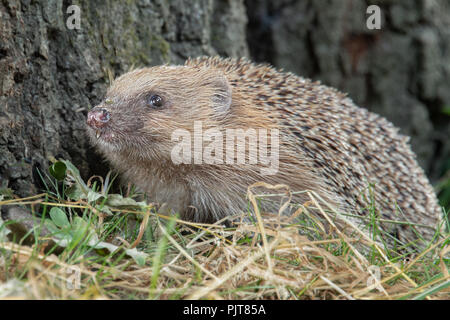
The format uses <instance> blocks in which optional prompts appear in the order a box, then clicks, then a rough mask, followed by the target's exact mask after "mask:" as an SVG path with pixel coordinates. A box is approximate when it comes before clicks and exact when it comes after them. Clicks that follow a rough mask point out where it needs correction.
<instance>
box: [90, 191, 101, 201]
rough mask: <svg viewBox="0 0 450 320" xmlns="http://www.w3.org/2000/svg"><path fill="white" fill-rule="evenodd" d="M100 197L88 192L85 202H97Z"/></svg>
mask: <svg viewBox="0 0 450 320" xmlns="http://www.w3.org/2000/svg"><path fill="white" fill-rule="evenodd" d="M101 197H103V195H102V194H101V193H98V192H95V191H92V190H89V192H88V195H87V201H88V202H94V201H97V200H98V199H100V198H101Z"/></svg>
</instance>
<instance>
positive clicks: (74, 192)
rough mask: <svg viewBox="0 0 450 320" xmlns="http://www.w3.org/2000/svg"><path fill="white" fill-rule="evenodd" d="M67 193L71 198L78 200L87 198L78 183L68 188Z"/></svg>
mask: <svg viewBox="0 0 450 320" xmlns="http://www.w3.org/2000/svg"><path fill="white" fill-rule="evenodd" d="M66 195H67V196H68V197H69V199H72V200H75V201H78V200H80V199H86V196H85V194H84V192H83V190H82V189H81V187H80V186H79V185H78V184H73V185H71V186H70V187H68V188H67V189H66Z"/></svg>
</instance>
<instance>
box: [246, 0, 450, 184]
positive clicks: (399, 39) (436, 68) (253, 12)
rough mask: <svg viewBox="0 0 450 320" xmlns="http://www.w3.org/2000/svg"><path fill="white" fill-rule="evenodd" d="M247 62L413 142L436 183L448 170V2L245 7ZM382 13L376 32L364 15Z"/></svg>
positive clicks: (365, 0) (314, 1) (361, 0)
mask: <svg viewBox="0 0 450 320" xmlns="http://www.w3.org/2000/svg"><path fill="white" fill-rule="evenodd" d="M246 4H247V7H248V8H247V11H248V13H249V26H248V35H247V36H248V41H249V47H250V51H251V54H252V56H254V58H255V59H256V60H258V61H269V62H271V63H272V64H274V65H275V66H277V67H280V68H284V69H286V70H289V71H292V72H294V73H297V74H300V75H303V76H305V77H309V78H312V79H315V80H320V81H322V82H323V83H325V84H327V85H331V86H334V87H337V88H339V89H341V90H342V91H344V92H348V93H349V96H350V97H352V99H353V100H354V101H355V102H356V103H357V104H358V105H360V106H362V107H366V108H368V109H369V110H371V111H374V112H376V113H379V114H381V115H383V116H385V117H386V118H388V119H389V120H391V121H392V122H393V123H394V124H396V125H397V126H399V127H400V128H402V132H403V133H404V134H407V135H409V136H411V137H412V140H411V142H412V147H413V150H414V151H415V152H416V154H417V156H418V158H419V162H420V163H421V165H422V166H423V167H424V169H426V171H427V172H428V173H429V174H430V175H431V176H432V178H437V177H438V176H440V175H442V173H443V172H444V171H445V168H446V166H449V168H450V163H448V162H449V160H450V142H449V140H450V138H449V137H450V121H449V120H450V117H449V116H448V115H445V113H444V110H445V109H448V108H449V106H450V2H449V1H448V0H430V1H426V0H390V1H369V0H301V1H269V0H258V1H252V0H248V1H246ZM370 4H377V5H379V6H380V8H381V13H382V14H381V17H382V24H381V30H369V29H368V28H367V27H366V19H367V18H368V16H369V15H367V14H366V9H367V7H368V6H369V5H370Z"/></svg>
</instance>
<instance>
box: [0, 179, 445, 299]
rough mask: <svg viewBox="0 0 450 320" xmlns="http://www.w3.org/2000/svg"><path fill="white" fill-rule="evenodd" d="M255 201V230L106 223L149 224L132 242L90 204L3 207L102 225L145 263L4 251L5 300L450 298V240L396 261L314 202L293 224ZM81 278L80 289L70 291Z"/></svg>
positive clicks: (0, 277)
mask: <svg viewBox="0 0 450 320" xmlns="http://www.w3.org/2000/svg"><path fill="white" fill-rule="evenodd" d="M265 187H271V188H275V189H280V188H281V189H282V188H284V186H275V187H272V186H265ZM248 196H249V200H250V203H251V205H252V210H250V211H252V212H253V213H254V217H255V218H256V219H255V221H253V223H252V222H249V219H248V218H247V217H245V216H244V215H243V216H242V217H233V218H228V219H226V220H227V221H225V220H223V221H220V222H218V223H216V224H214V225H205V224H195V223H190V222H184V221H180V220H174V219H172V220H171V221H172V222H169V223H168V224H167V223H161V221H162V220H170V218H169V217H165V216H161V215H157V214H153V213H152V214H149V212H150V211H147V213H144V214H143V212H142V211H136V212H134V211H130V210H123V211H122V212H120V213H119V212H118V213H116V214H115V217H114V218H109V219H113V220H114V219H117V217H119V216H122V217H125V215H126V218H127V219H130V218H131V217H133V215H144V216H145V217H144V219H140V220H141V221H140V222H139V223H138V224H137V225H136V227H135V230H134V233H133V236H131V237H130V238H127V239H126V238H125V237H124V236H123V234H121V233H120V232H119V230H122V229H123V228H121V227H120V228H119V227H118V226H119V225H120V224H116V227H114V228H116V229H114V231H115V232H110V231H111V230H113V228H112V227H111V226H110V225H111V224H110V225H108V218H105V217H104V216H103V215H101V214H100V212H99V210H98V209H93V207H92V206H91V205H90V204H89V203H84V202H83V201H78V202H76V203H75V202H70V201H58V202H56V201H55V202H51V201H48V200H46V199H47V198H48V195H47V196H46V197H44V195H39V196H36V197H32V198H25V199H13V200H9V201H0V205H11V204H22V205H23V204H26V205H28V206H30V205H31V206H35V205H36V204H38V203H40V205H41V206H42V205H45V206H49V207H50V206H61V207H65V208H69V209H70V212H71V213H72V214H73V213H74V212H83V211H84V212H87V214H88V215H91V216H94V217H96V219H93V220H92V223H93V226H94V227H95V230H96V232H98V234H99V235H100V236H101V235H103V234H105V233H108V235H107V236H105V237H104V238H102V239H105V241H111V242H116V243H121V244H122V246H123V247H128V248H131V247H134V246H137V249H138V250H139V251H142V252H146V253H147V254H148V259H147V260H146V262H145V264H144V265H138V264H136V263H135V262H134V261H133V260H132V259H129V258H128V257H126V256H125V255H123V254H120V253H117V252H116V253H114V254H113V253H108V254H105V253H103V254H101V253H100V254H99V252H95V251H93V250H90V249H89V248H88V247H82V246H81V245H79V246H78V247H75V248H71V249H70V250H69V249H68V248H66V250H64V251H63V252H62V253H60V254H59V255H56V254H54V253H50V254H49V253H48V247H46V245H47V246H48V241H47V240H48V238H45V237H38V238H37V239H36V240H35V243H34V245H33V246H31V247H30V246H25V245H20V244H18V243H15V242H10V241H4V242H0V294H1V293H2V290H3V292H5V290H7V289H8V288H9V289H8V290H9V291H8V292H9V294H8V295H7V297H6V298H8V299H11V298H12V299H48V298H50V299H146V298H151V299H413V298H418V299H423V298H425V299H449V298H450V276H449V259H448V257H446V255H447V256H448V253H449V251H450V249H449V248H450V247H449V245H448V244H449V235H448V234H447V235H445V236H442V237H441V238H440V239H439V240H437V241H436V242H435V243H434V244H433V245H431V246H429V247H427V248H426V249H424V250H423V252H420V253H417V254H416V255H414V256H402V255H398V254H397V255H394V254H393V253H392V252H387V251H386V250H385V249H384V248H382V247H381V246H380V245H379V244H378V243H375V242H374V241H372V240H371V239H370V237H368V236H367V235H366V233H365V232H363V231H361V230H360V226H356V225H355V224H354V223H352V222H351V221H349V220H347V219H345V218H344V217H340V216H338V217H337V216H335V214H334V212H333V211H332V208H327V207H326V204H322V205H321V204H320V199H319V198H318V197H317V196H315V195H313V194H310V198H311V201H310V202H309V203H307V204H305V205H303V206H299V209H298V210H297V212H296V213H295V214H294V215H293V216H290V217H286V216H283V215H281V214H280V213H281V211H283V210H284V209H285V208H286V206H281V208H280V212H279V213H276V214H261V213H260V211H259V209H258V206H257V199H256V198H257V197H256V196H255V195H254V194H253V193H252V189H251V188H249V193H248ZM325 209H326V210H325ZM312 212H315V214H311V213H312ZM125 220H126V219H122V221H125ZM225 225H228V226H230V227H225ZM108 230H109V231H108ZM149 230H152V232H151V237H148V236H147V237H146V234H147V233H148V232H149ZM106 231H108V232H106ZM130 243H131V244H130ZM78 275H79V277H78ZM78 278H79V280H80V281H79V288H75V289H72V288H71V286H70V284H75V286H77V285H78V283H77V282H76V281H77V279H78ZM14 279H20V280H21V281H20V282H19V281H16V280H14ZM8 286H9V287H8ZM11 288H14V290H12V289H11Z"/></svg>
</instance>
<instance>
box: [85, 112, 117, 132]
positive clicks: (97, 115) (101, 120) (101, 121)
mask: <svg viewBox="0 0 450 320" xmlns="http://www.w3.org/2000/svg"><path fill="white" fill-rule="evenodd" d="M110 119H111V114H110V113H109V111H108V110H106V109H104V108H94V109H92V110H91V111H89V113H88V116H87V121H86V122H87V124H88V125H89V126H90V127H91V128H92V129H95V130H97V129H101V128H103V127H105V126H106V125H107V124H108V122H109V120H110Z"/></svg>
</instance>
